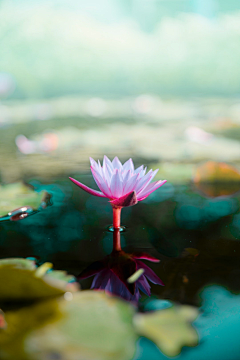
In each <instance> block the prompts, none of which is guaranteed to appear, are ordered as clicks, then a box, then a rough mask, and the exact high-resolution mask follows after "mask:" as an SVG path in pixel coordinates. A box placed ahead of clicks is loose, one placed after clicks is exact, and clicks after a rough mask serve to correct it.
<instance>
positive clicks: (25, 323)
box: [0, 298, 62, 360]
mask: <svg viewBox="0 0 240 360" xmlns="http://www.w3.org/2000/svg"><path fill="white" fill-rule="evenodd" d="M61 316H62V314H61V312H60V311H59V302H58V301H57V300H56V298H55V299H51V300H45V301H40V302H37V303H35V304H33V305H29V306H24V307H22V308H20V309H16V310H9V311H6V313H5V321H6V324H7V326H5V327H4V328H2V329H1V328H0V358H1V359H2V360H5V359H6V360H16V359H18V360H30V358H29V357H28V355H27V354H26V352H25V348H24V340H25V338H26V336H27V335H28V334H29V333H30V332H31V331H33V330H34V329H37V328H39V327H42V326H44V325H46V324H49V323H51V322H52V321H56V319H59V318H61ZM13 344H14V346H13Z"/></svg>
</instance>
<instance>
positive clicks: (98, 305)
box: [25, 291, 137, 360]
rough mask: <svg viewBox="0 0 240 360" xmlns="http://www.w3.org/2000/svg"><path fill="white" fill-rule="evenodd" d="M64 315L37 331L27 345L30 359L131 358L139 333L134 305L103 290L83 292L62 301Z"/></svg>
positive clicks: (60, 306)
mask: <svg viewBox="0 0 240 360" xmlns="http://www.w3.org/2000/svg"><path fill="white" fill-rule="evenodd" d="M59 309H60V310H61V313H62V318H61V319H60V320H58V321H56V322H54V323H51V324H49V325H47V326H45V327H44V328H41V329H39V330H37V331H34V332H33V333H32V334H31V335H30V336H29V337H28V339H27V341H26V343H25V348H26V349H27V353H28V354H29V357H30V358H31V360H44V359H48V358H50V356H51V354H52V353H55V354H59V358H61V359H67V360H75V359H78V360H81V359H82V360H83V359H84V360H85V359H88V360H113V359H114V360H129V359H131V358H133V356H134V352H135V343H136V340H137V335H136V333H135V330H134V328H133V325H132V317H133V314H134V312H135V310H134V308H133V306H132V305H130V304H129V303H127V302H125V301H123V300H120V299H118V298H115V297H112V296H109V295H107V294H105V293H104V292H96V291H81V292H78V293H75V294H73V299H72V300H71V301H64V300H60V301H59Z"/></svg>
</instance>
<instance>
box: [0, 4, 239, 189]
mask: <svg viewBox="0 0 240 360" xmlns="http://www.w3.org/2000/svg"><path fill="white" fill-rule="evenodd" d="M0 24H1V25H0V41H1V46H0V175H1V181H2V182H6V183H7V182H13V181H17V180H19V179H26V180H28V179H29V178H38V179H39V178H44V179H47V180H49V179H56V178H58V177H64V176H69V175H75V174H76V173H78V172H79V173H86V174H87V173H89V162H88V158H89V156H92V157H94V158H96V159H97V158H101V157H102V155H103V154H106V155H108V156H110V157H114V156H115V155H116V154H117V155H118V156H119V157H120V159H121V160H123V161H124V160H126V159H127V158H128V157H132V158H133V159H134V161H135V163H136V164H137V165H138V164H142V163H145V164H146V165H149V166H151V167H153V168H157V167H159V168H160V171H159V178H167V179H168V180H170V181H171V180H173V181H175V182H176V181H179V182H181V181H183V182H184V181H186V180H189V179H190V178H191V177H192V176H193V174H194V171H195V167H196V166H197V165H199V164H201V163H202V162H204V161H206V160H214V161H226V162H230V163H234V164H235V165H236V166H238V165H239V162H240V160H239V155H240V143H239V139H240V97H239V94H240V67H239V63H240V3H239V1H237V0H228V1H227V2H226V1H224V0H88V1H84V0H68V1H67V0H56V1H55V0H48V1H44V0H41V1H39V0H31V1H28V0H1V1H0Z"/></svg>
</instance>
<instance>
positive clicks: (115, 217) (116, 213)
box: [113, 207, 122, 229]
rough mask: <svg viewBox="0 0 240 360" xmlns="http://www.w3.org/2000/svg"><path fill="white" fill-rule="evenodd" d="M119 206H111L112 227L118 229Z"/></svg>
mask: <svg viewBox="0 0 240 360" xmlns="http://www.w3.org/2000/svg"><path fill="white" fill-rule="evenodd" d="M121 210H122V208H121V207H113V227H114V229H119V228H120V225H121Z"/></svg>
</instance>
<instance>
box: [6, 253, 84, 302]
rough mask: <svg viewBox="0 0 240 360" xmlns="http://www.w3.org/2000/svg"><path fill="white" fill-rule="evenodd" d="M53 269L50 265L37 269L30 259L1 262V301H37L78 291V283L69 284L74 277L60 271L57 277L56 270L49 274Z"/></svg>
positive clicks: (46, 264)
mask: <svg viewBox="0 0 240 360" xmlns="http://www.w3.org/2000/svg"><path fill="white" fill-rule="evenodd" d="M51 267H52V264H50V263H45V264H43V265H41V266H40V267H37V266H36V265H35V262H34V261H32V260H28V259H14V258H12V259H3V260H0V300H1V301H19V300H21V301H24V300H25V301H29V300H37V299H41V298H47V297H50V296H59V295H63V294H64V293H65V292H66V291H76V290H77V289H78V284H77V283H73V284H69V280H70V281H73V280H74V277H72V276H69V275H67V274H66V273H65V272H58V271H57V275H55V271H54V270H53V271H51V272H49V273H48V272H47V271H48V270H49V269H50V268H51ZM60 273H61V274H60ZM60 275H61V276H60Z"/></svg>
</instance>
